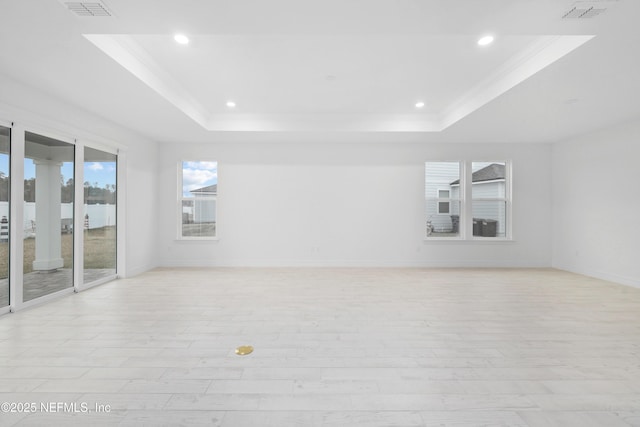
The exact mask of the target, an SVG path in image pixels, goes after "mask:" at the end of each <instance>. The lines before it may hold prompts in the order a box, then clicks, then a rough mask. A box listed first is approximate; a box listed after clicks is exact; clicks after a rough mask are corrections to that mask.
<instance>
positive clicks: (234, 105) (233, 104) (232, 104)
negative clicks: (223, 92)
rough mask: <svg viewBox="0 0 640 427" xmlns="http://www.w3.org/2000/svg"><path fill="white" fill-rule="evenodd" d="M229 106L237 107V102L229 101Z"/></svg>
mask: <svg viewBox="0 0 640 427" xmlns="http://www.w3.org/2000/svg"><path fill="white" fill-rule="evenodd" d="M227 107H229V108H236V103H235V102H233V101H227Z"/></svg>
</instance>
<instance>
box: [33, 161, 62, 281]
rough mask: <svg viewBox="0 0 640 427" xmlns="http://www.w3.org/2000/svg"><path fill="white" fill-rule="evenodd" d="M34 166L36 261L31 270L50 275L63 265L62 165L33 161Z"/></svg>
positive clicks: (53, 162) (54, 162) (55, 162)
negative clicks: (61, 218)
mask: <svg viewBox="0 0 640 427" xmlns="http://www.w3.org/2000/svg"><path fill="white" fill-rule="evenodd" d="M33 163H34V164H35V165H36V259H35V260H34V261H33V269H34V270H37V271H51V270H55V269H56V268H60V267H62V266H63V265H64V261H63V260H62V254H61V221H60V217H61V214H60V201H61V196H62V190H61V185H60V176H61V171H60V167H61V166H62V163H61V162H57V161H51V160H34V161H33Z"/></svg>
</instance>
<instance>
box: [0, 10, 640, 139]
mask: <svg viewBox="0 0 640 427" xmlns="http://www.w3.org/2000/svg"><path fill="white" fill-rule="evenodd" d="M104 3H105V4H106V6H107V7H108V8H109V9H110V11H111V12H113V14H114V16H113V17H106V18H105V17H91V18H80V17H77V16H75V15H74V14H73V13H72V12H70V11H68V10H67V9H66V8H65V6H64V5H63V2H62V1H51V0H29V1H19V0H14V1H7V0H0V16H1V17H2V22H3V23H2V26H0V73H1V74H4V75H6V76H8V77H10V78H12V79H14V80H17V81H19V82H23V83H25V84H27V85H29V86H32V87H34V88H36V89H39V90H41V91H44V92H46V93H48V94H51V95H53V96H55V97H57V98H60V99H62V100H64V101H66V102H69V103H71V104H74V105H77V106H80V107H82V108H84V109H86V110H88V111H90V112H92V113H94V114H96V115H99V116H101V117H104V118H107V119H109V120H111V121H113V122H116V123H119V124H121V125H123V126H125V127H127V128H130V129H132V130H134V131H137V132H139V133H141V134H143V135H145V136H148V137H149V138H152V139H154V140H157V141H162V142H176V141H184V142H209V141H218V140H239V139H251V138H261V139H273V140H283V139H291V138H295V139H299V138H302V137H304V138H330V139H340V140H345V141H348V140H350V139H354V137H355V136H357V137H358V138H359V139H362V135H363V133H365V134H366V138H365V139H367V140H371V141H378V140H398V141H407V140H410V141H446V142H449V141H451V142H548V141H555V140H559V139H562V138H566V137H570V136H572V135H577V134H581V133H584V132H589V131H592V130H596V129H599V128H602V127H606V126H609V125H612V124H616V123H619V122H623V121H626V120H629V119H632V118H635V117H639V116H640V96H638V95H640V79H638V78H637V75H638V68H639V67H640V54H638V53H636V50H637V49H636V46H637V45H638V42H640V30H636V28H637V26H636V25H635V24H636V22H635V17H638V16H640V1H637V0H617V1H616V0H614V1H607V0H600V1H597V2H589V3H592V4H594V5H596V6H597V7H598V6H601V7H607V10H606V12H604V13H603V14H601V15H599V16H597V17H594V18H592V19H584V20H567V19H564V20H563V19H562V16H563V14H564V13H565V12H567V11H568V10H569V9H570V8H571V7H572V5H574V4H575V3H576V2H575V1H565V0H483V1H478V0H360V1H356V0H350V1H344V0H324V1H322V2H320V1H311V0H309V1H305V0H270V1H268V2H267V1H264V0H235V1H223V0H180V1H176V0H174V1H164V0H135V1H131V0H104ZM580 4H585V2H581V3H580ZM177 32H181V33H184V34H187V35H188V36H189V37H190V43H189V44H188V45H187V46H182V45H178V44H177V43H175V42H174V40H173V35H174V34H175V33H177ZM484 34H493V35H495V42H494V43H493V44H492V45H490V46H486V47H480V46H478V45H477V44H476V41H477V39H478V38H479V37H480V36H482V35H484ZM229 100H233V101H234V102H236V103H237V107H236V108H235V109H229V108H228V107H226V102H227V101H229ZM417 101H424V102H425V107H424V108H422V109H416V108H415V107H414V105H415V103H416V102H417ZM229 131H234V132H229Z"/></svg>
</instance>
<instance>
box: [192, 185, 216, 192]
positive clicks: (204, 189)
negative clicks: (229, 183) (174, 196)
mask: <svg viewBox="0 0 640 427" xmlns="http://www.w3.org/2000/svg"><path fill="white" fill-rule="evenodd" d="M190 193H193V194H218V184H213V185H208V186H206V187H202V188H196V189H195V190H191V191H190Z"/></svg>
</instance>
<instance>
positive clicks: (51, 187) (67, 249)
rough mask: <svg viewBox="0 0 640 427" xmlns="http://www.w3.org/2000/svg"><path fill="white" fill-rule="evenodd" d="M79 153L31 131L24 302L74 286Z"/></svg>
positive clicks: (27, 149)
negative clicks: (74, 220)
mask: <svg viewBox="0 0 640 427" xmlns="http://www.w3.org/2000/svg"><path fill="white" fill-rule="evenodd" d="M74 149H75V147H74V146H73V144H69V143H67V142H63V141H59V140H57V139H53V138H49V137H46V136H42V135H37V134H35V133H31V132H25V159H24V222H23V225H24V257H23V272H24V281H23V300H24V302H26V301H30V300H32V299H35V298H39V297H42V296H44V295H48V294H51V293H54V292H57V291H60V290H63V289H67V288H70V287H72V286H73V203H74V201H73V196H74V180H73V178H74Z"/></svg>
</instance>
